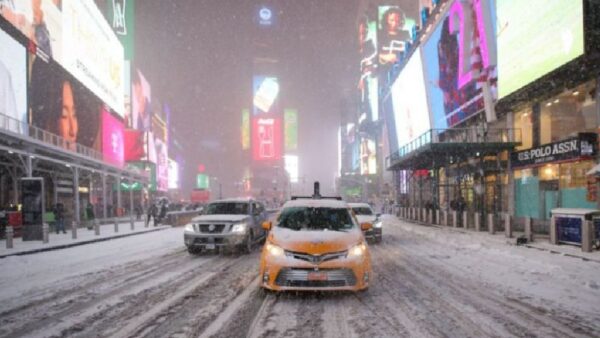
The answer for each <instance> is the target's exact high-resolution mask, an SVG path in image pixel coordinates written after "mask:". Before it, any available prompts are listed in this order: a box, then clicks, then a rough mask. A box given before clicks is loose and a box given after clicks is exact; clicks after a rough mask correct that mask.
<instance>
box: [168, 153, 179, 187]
mask: <svg viewBox="0 0 600 338" xmlns="http://www.w3.org/2000/svg"><path fill="white" fill-rule="evenodd" d="M168 188H169V189H179V164H178V163H177V161H175V160H172V159H169V183H168Z"/></svg>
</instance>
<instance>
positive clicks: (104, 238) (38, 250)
mask: <svg viewBox="0 0 600 338" xmlns="http://www.w3.org/2000/svg"><path fill="white" fill-rule="evenodd" d="M170 228H172V227H170V226H169V227H161V228H158V229H150V230H147V231H138V232H134V233H129V234H122V235H117V236H110V237H103V238H94V239H88V240H84V241H81V242H74V243H69V244H60V245H56V246H51V247H46V248H38V249H31V250H27V251H20V252H15V253H9V254H4V255H0V259H3V258H6V257H11V256H25V255H31V254H35V253H39V252H45V251H54V250H60V249H67V248H72V247H75V246H80V245H85V244H91V243H96V242H104V241H110V240H112V239H119V238H124V237H130V236H136V235H143V234H147V233H150V232H156V231H161V230H166V229H170Z"/></svg>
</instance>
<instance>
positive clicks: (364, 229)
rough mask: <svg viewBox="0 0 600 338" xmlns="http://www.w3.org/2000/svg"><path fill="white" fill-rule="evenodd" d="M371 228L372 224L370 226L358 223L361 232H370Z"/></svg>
mask: <svg viewBox="0 0 600 338" xmlns="http://www.w3.org/2000/svg"><path fill="white" fill-rule="evenodd" d="M372 227H373V224H371V223H360V230H362V231H368V230H371V228H372Z"/></svg>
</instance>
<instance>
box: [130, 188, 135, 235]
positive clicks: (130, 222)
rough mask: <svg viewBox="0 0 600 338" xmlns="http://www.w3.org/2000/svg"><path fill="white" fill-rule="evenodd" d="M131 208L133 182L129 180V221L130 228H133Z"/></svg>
mask: <svg viewBox="0 0 600 338" xmlns="http://www.w3.org/2000/svg"><path fill="white" fill-rule="evenodd" d="M133 209H134V207H133V182H132V181H131V180H129V215H130V217H129V222H130V223H131V224H130V225H131V230H133V229H134V228H135V225H134V223H133Z"/></svg>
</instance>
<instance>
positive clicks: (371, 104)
mask: <svg viewBox="0 0 600 338" xmlns="http://www.w3.org/2000/svg"><path fill="white" fill-rule="evenodd" d="M358 41H359V44H358V46H359V49H358V52H359V54H360V79H359V81H358V91H359V96H360V97H359V102H360V113H361V114H364V115H365V116H366V118H367V119H368V120H369V121H376V120H378V119H379V89H378V88H379V83H378V77H377V22H376V20H375V18H373V17H370V16H368V15H363V16H362V17H361V18H360V22H359V23H358Z"/></svg>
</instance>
